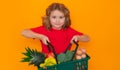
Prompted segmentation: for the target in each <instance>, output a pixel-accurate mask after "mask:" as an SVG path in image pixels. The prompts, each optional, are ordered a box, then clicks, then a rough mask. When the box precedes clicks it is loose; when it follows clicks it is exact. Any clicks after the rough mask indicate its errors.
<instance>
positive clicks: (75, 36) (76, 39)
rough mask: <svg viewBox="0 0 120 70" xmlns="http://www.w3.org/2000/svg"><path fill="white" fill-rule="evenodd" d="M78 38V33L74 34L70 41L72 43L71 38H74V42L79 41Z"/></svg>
mask: <svg viewBox="0 0 120 70" xmlns="http://www.w3.org/2000/svg"><path fill="white" fill-rule="evenodd" d="M78 38H79V35H74V36H73V37H72V39H71V41H70V43H74V42H73V40H74V41H75V42H77V41H79V40H78Z"/></svg>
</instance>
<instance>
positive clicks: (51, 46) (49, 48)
mask: <svg viewBox="0 0 120 70" xmlns="http://www.w3.org/2000/svg"><path fill="white" fill-rule="evenodd" d="M47 43H48V45H47V47H48V50H49V52H50V51H51V50H52V52H53V54H54V55H55V60H56V63H57V64H58V60H57V54H56V52H55V49H54V47H53V45H52V44H51V43H49V42H48V41H47Z"/></svg>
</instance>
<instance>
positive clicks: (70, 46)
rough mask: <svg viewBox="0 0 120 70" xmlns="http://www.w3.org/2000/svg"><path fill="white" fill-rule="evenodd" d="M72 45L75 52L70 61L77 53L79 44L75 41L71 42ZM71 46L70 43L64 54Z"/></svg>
mask: <svg viewBox="0 0 120 70" xmlns="http://www.w3.org/2000/svg"><path fill="white" fill-rule="evenodd" d="M73 43H74V44H75V45H76V48H75V51H74V53H73V56H72V58H71V60H73V58H74V56H75V54H76V52H77V49H78V46H79V44H78V43H77V42H76V41H75V40H73ZM71 45H72V44H71V43H70V44H69V45H68V47H67V48H66V50H65V52H64V53H66V52H67V50H68V49H69V48H70V47H71Z"/></svg>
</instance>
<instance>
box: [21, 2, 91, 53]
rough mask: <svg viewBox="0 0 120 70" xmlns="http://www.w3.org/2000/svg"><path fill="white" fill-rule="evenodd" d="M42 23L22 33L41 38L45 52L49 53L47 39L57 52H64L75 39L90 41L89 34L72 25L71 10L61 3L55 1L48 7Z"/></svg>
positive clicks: (26, 35)
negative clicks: (75, 28)
mask: <svg viewBox="0 0 120 70" xmlns="http://www.w3.org/2000/svg"><path fill="white" fill-rule="evenodd" d="M42 23H43V25H42V26H39V27H35V28H31V29H25V30H23V31H22V35H23V36H25V37H28V38H35V39H39V40H40V41H41V42H42V52H43V53H48V48H47V41H48V42H50V43H51V44H52V45H53V46H54V48H55V51H56V53H57V54H59V53H62V52H64V51H65V49H66V48H67V46H68V44H69V43H73V40H75V41H81V42H87V41H89V37H88V36H87V35H84V34H83V33H81V32H78V31H76V30H74V29H73V28H71V27H70V25H71V19H70V12H69V10H68V9H67V8H66V7H65V6H64V5H63V4H61V3H53V4H51V5H50V6H49V7H48V8H47V9H46V16H45V17H44V18H43V22H42Z"/></svg>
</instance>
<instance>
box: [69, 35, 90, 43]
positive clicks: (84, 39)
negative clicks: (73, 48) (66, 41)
mask: <svg viewBox="0 0 120 70" xmlns="http://www.w3.org/2000/svg"><path fill="white" fill-rule="evenodd" d="M73 40H75V41H80V42H88V41H89V40H90V38H89V36H88V35H74V36H73V37H72V40H71V43H72V42H73Z"/></svg>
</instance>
